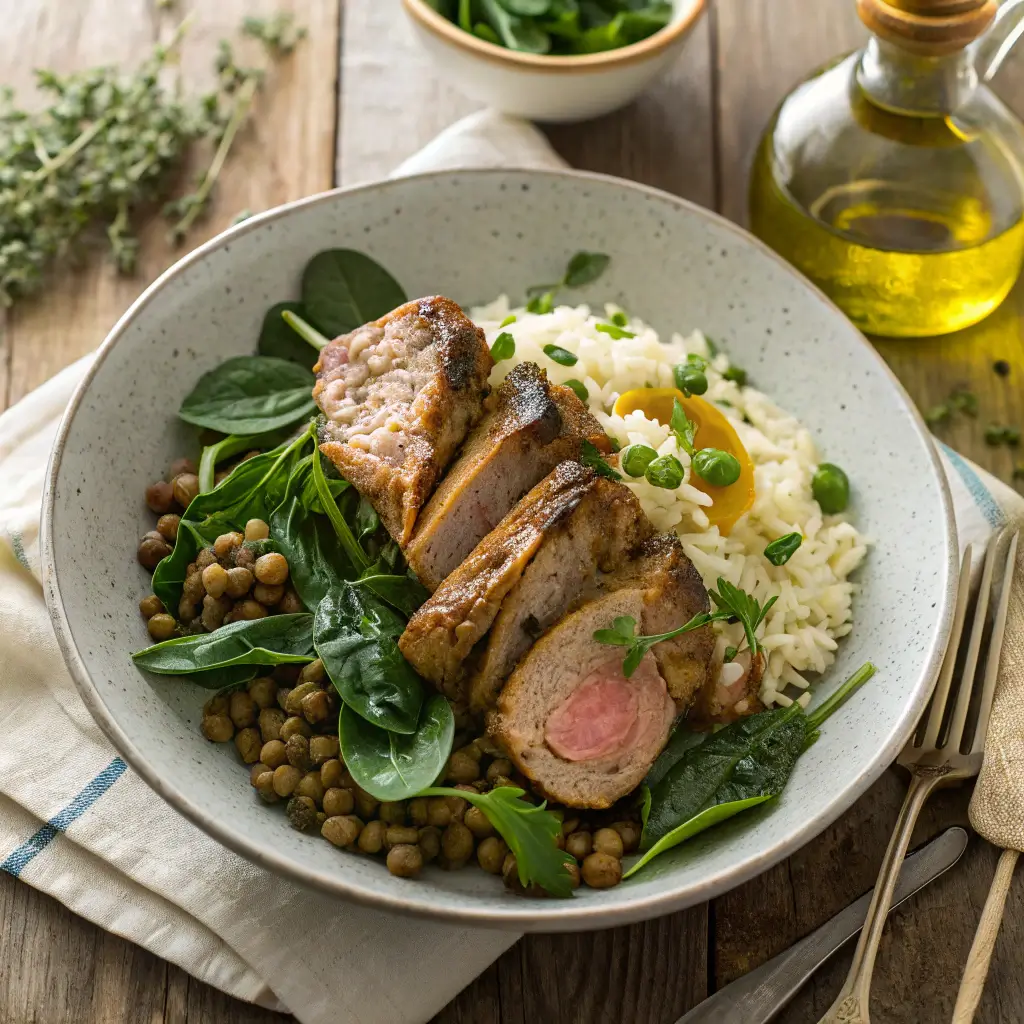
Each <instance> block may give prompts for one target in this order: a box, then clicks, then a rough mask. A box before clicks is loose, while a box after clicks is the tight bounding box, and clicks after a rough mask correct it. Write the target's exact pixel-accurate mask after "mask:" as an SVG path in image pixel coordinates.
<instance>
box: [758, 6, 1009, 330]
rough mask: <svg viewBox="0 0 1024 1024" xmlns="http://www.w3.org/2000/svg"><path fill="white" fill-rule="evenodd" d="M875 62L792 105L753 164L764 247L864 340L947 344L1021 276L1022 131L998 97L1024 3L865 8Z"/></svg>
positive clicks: (864, 54)
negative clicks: (990, 83) (999, 72)
mask: <svg viewBox="0 0 1024 1024" xmlns="http://www.w3.org/2000/svg"><path fill="white" fill-rule="evenodd" d="M858 9H859V13H860V15H861V18H862V20H863V21H864V22H865V23H866V24H867V26H868V28H869V29H871V31H872V33H873V34H872V37H871V39H870V41H869V42H868V44H867V46H866V47H865V48H864V49H863V50H862V51H860V52H858V53H855V54H852V55H850V56H848V57H845V58H843V59H840V60H838V61H836V62H833V63H832V64H830V65H828V66H826V67H825V68H823V69H821V70H819V71H818V72H816V73H814V74H813V75H812V76H811V77H809V78H808V79H806V80H805V81H804V82H803V83H802V84H801V85H799V86H798V87H797V88H796V89H795V90H794V91H793V92H792V93H790V95H789V96H787V97H786V99H785V100H783V102H782V104H781V106H780V107H779V109H778V111H777V112H776V114H775V116H774V118H773V119H772V122H771V124H770V125H769V127H768V129H767V132H766V134H765V136H764V138H763V139H762V141H761V144H760V147H759V149H758V152H757V156H756V158H755V162H754V167H753V172H752V177H751V185H750V223H751V228H752V230H753V231H754V233H755V234H757V235H758V236H760V237H761V238H762V239H763V240H764V241H766V242H767V243H768V244H769V245H770V246H772V248H774V249H775V250H776V251H777V252H779V253H780V254H781V255H782V256H784V257H785V258H786V259H787V260H789V261H790V262H791V263H793V264H794V265H795V266H796V267H797V268H798V269H799V270H801V271H802V272H803V273H804V274H805V275H806V276H807V277H809V278H810V279H811V280H813V281H814V282H815V283H816V284H817V285H818V286H819V287H820V288H822V290H823V291H824V292H825V293H826V294H828V295H829V296H830V297H831V298H832V299H833V300H834V301H835V302H836V303H837V304H838V305H839V306H840V307H841V308H842V309H843V310H844V311H845V312H846V314H847V315H848V316H849V317H850V319H851V320H853V322H854V323H855V324H857V326H859V327H860V328H861V329H862V330H863V331H865V332H867V333H869V334H877V335H884V336H889V337H915V336H918V337H919V336H928V335H936V334H945V333H948V332H950V331H956V330H959V329H960V328H962V327H966V326H968V325H969V324H973V323H976V322H977V321H979V320H981V319H982V318H983V317H985V316H987V315H988V314H989V313H990V312H991V311H992V310H994V309H995V308H996V307H997V306H998V305H999V303H1000V302H1002V300H1003V299H1004V298H1005V297H1006V295H1007V293H1008V292H1009V290H1010V288H1011V287H1012V286H1013V283H1014V281H1015V280H1016V279H1017V276H1018V274H1019V272H1020V269H1021V263H1022V260H1024V125H1021V123H1020V122H1019V121H1018V120H1017V119H1016V117H1014V115H1013V114H1012V113H1011V112H1010V111H1009V110H1008V109H1007V108H1006V107H1005V106H1004V105H1003V104H1002V102H1001V101H1000V100H999V99H998V98H997V97H996V96H995V94H994V93H992V92H991V90H990V89H989V88H988V87H987V86H986V85H985V82H986V81H987V80H988V79H989V78H990V77H991V75H992V74H993V73H994V72H995V70H996V68H997V67H998V65H999V63H1000V62H1001V61H1002V58H1003V56H1005V54H1006V52H1008V50H1009V49H1010V47H1012V45H1013V44H1014V43H1015V42H1016V40H1017V38H1018V36H1019V35H1020V34H1021V32H1022V31H1024V0H1007V2H1005V3H1004V4H1003V6H1002V8H1000V9H999V10H998V13H997V10H996V5H995V3H994V0H889V2H888V3H886V2H884V0H858Z"/></svg>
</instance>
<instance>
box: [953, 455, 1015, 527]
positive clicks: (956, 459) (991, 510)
mask: <svg viewBox="0 0 1024 1024" xmlns="http://www.w3.org/2000/svg"><path fill="white" fill-rule="evenodd" d="M939 444H940V447H941V448H942V450H943V451H944V452H945V453H946V458H947V459H949V461H950V463H951V464H952V466H953V468H954V469H955V470H956V471H957V473H958V474H959V476H960V479H961V480H963V482H964V486H965V487H966V488H967V490H968V491H969V492H970V494H971V497H972V498H973V499H974V504H975V505H977V506H978V508H979V510H980V511H981V514H982V515H983V516H984V517H985V521H986V522H987V523H988V525H989V526H991V527H992V528H993V529H995V528H996V527H997V526H1002V525H1003V524H1004V523H1005V522H1006V516H1005V515H1003V510H1002V509H1001V508H1000V507H999V504H998V503H997V502H996V499H995V498H993V497H992V495H991V494H990V493H989V490H988V488H987V487H986V486H985V485H984V484H983V483H982V482H981V479H980V478H979V477H978V474H977V473H975V472H974V470H973V469H972V468H971V467H970V465H968V463H967V461H966V460H965V459H964V458H963V456H962V455H959V454H958V453H957V452H955V451H953V449H952V448H950V447H949V445H946V444H942V442H941V441H940V442H939Z"/></svg>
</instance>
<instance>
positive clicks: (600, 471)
mask: <svg viewBox="0 0 1024 1024" xmlns="http://www.w3.org/2000/svg"><path fill="white" fill-rule="evenodd" d="M580 462H581V463H583V465H584V466H586V467H588V468H589V469H592V470H593V471H594V472H595V473H597V475H598V476H604V477H607V478H608V479H609V480H621V479H622V474H621V473H618V472H616V470H614V469H612V467H611V466H609V465H608V463H607V462H605V460H604V456H603V455H602V454H601V453H600V451H598V449H597V445H595V444H594V443H593V441H588V440H587V439H586V438H584V439H583V443H582V444H581V445H580Z"/></svg>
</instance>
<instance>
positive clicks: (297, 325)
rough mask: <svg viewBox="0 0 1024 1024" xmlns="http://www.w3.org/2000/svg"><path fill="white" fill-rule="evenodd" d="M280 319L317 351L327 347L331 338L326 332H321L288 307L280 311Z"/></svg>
mask: <svg viewBox="0 0 1024 1024" xmlns="http://www.w3.org/2000/svg"><path fill="white" fill-rule="evenodd" d="M281 319H282V320H283V321H284V322H285V324H287V326H289V327H290V328H291V329H292V333H293V334H295V336H296V337H297V338H300V339H301V340H302V341H304V342H305V343H306V344H307V345H311V346H312V347H313V348H314V349H316V351H317V352H319V351H320V349H322V348H327V346H328V345H330V343H331V339H330V338H328V337H327V335H326V334H321V333H320V332H319V331H318V330H317V329H316V328H315V327H314V326H313V325H312V324H311V323H310V322H309V321H308V320H305V319H303V317H302V316H301V315H300V314H299V313H296V312H294V311H293V310H290V309H284V310H282V311H281Z"/></svg>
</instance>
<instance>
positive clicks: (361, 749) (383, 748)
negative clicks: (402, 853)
mask: <svg viewBox="0 0 1024 1024" xmlns="http://www.w3.org/2000/svg"><path fill="white" fill-rule="evenodd" d="M338 736H339V739H340V741H341V754H342V757H343V758H344V759H345V767H346V768H348V770H349V771H350V772H351V773H352V778H353V779H355V781H356V782H357V783H358V784H359V786H361V787H362V788H363V789H365V790H366V792H367V793H369V794H370V795H371V796H375V797H376V798H377V799H378V800H407V799H409V797H413V796H415V795H416V794H417V793H419V792H420V790H422V789H423V788H424V787H426V786H429V785H430V784H431V783H432V782H434V781H435V780H436V779H437V778H439V777H440V776H441V774H442V773H443V772H444V766H445V764H446V763H447V761H448V756H449V754H451V750H452V741H453V739H454V737H455V716H454V715H453V714H452V709H451V706H450V705H449V704H448V701H447V700H445V698H444V697H442V696H441V694H439V693H435V694H433V696H431V697H429V698H428V699H427V700H426V701H424V702H423V709H422V710H421V711H420V717H419V722H418V723H417V725H416V731H415V732H412V733H408V734H404V735H403V734H402V733H395V732H388V731H387V730H385V729H378V728H377V726H375V725H371V724H370V723H369V722H368V721H366V719H365V718H363V717H362V716H361V715H359V714H357V713H356V712H355V711H353V710H352V708H350V707H349V706H348V705H347V704H346V705H344V706H343V707H342V709H341V717H340V719H339V720H338Z"/></svg>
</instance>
